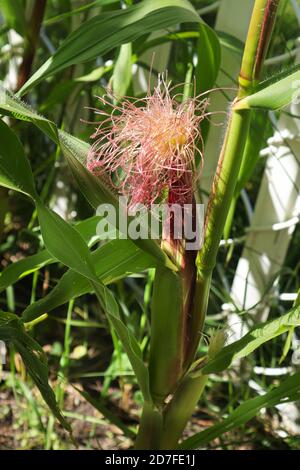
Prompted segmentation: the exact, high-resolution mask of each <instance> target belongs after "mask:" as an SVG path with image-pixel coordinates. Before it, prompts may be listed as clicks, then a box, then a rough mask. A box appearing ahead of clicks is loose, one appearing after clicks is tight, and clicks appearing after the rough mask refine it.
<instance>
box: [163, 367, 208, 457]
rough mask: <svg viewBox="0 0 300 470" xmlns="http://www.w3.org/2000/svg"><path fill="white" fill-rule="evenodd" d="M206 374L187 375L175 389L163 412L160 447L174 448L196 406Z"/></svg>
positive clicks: (205, 381)
mask: <svg viewBox="0 0 300 470" xmlns="http://www.w3.org/2000/svg"><path fill="white" fill-rule="evenodd" d="M207 380H208V376H207V375H200V376H199V377H190V376H187V377H186V378H185V379H184V380H183V382H182V384H181V385H180V386H179V388H178V390H177V391H176V393H175V395H174V397H173V399H172V400H171V402H170V403H169V404H168V406H167V407H166V409H165V412H164V426H163V435H162V440H161V449H175V448H176V446H177V443H178V440H179V438H180V436H181V434H182V432H183V430H184V428H185V426H186V423H187V422H188V420H189V419H190V416H191V414H192V413H193V411H194V409H195V408H196V406H197V403H198V401H199V399H200V397H201V395H202V392H203V390H204V388H205V385H206V383H207Z"/></svg>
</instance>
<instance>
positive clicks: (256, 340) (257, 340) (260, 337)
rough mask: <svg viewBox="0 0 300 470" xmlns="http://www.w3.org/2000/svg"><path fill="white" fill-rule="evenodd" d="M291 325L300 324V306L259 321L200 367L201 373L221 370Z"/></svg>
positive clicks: (280, 333)
mask: <svg viewBox="0 0 300 470" xmlns="http://www.w3.org/2000/svg"><path fill="white" fill-rule="evenodd" d="M291 326H300V307H299V306H298V307H295V308H294V309H293V310H291V311H290V312H289V313H287V314H286V315H282V316H281V317H280V318H277V319H276V320H270V321H268V322H266V323H261V324H259V325H257V326H255V327H254V328H252V329H251V330H250V331H249V332H248V333H247V334H246V335H245V336H244V337H243V338H241V339H240V340H238V341H235V342H234V343H232V344H230V345H229V346H226V347H225V348H224V349H222V350H221V351H220V352H219V353H217V354H216V356H215V357H214V358H213V359H211V360H210V361H208V363H207V364H206V365H205V366H204V367H203V368H202V369H201V373H202V374H211V373H216V372H221V371H222V370H225V369H227V368H228V367H229V366H230V365H231V364H232V362H233V361H234V360H235V359H241V358H242V357H245V356H248V355H249V354H250V353H252V352H253V351H254V350H255V349H257V348H258V347H259V346H261V345H262V344H264V343H266V342H267V341H270V340H271V339H273V338H276V336H279V335H282V334H283V333H285V332H287V331H289V329H290V327H291Z"/></svg>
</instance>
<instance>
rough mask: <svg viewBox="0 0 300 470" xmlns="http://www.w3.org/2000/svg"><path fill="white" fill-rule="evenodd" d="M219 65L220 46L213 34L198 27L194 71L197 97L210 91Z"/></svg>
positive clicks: (203, 26)
mask: <svg viewBox="0 0 300 470" xmlns="http://www.w3.org/2000/svg"><path fill="white" fill-rule="evenodd" d="M220 63H221V46H220V42H219V40H218V37H217V36H216V34H215V32H214V31H213V30H212V29H210V28H207V27H206V26H205V25H203V24H200V26H199V40H198V62H197V67H196V70H195V76H196V89H197V93H196V94H197V95H198V94H200V93H203V92H205V91H207V90H210V89H211V88H212V87H213V86H214V84H215V81H216V78H217V75H218V71H219V68H220Z"/></svg>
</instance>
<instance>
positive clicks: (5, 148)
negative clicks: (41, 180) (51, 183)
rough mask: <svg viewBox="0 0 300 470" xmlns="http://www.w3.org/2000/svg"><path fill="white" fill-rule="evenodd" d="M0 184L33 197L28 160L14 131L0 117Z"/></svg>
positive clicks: (32, 182)
mask: <svg viewBox="0 0 300 470" xmlns="http://www.w3.org/2000/svg"><path fill="white" fill-rule="evenodd" d="M0 141H1V148H0V185H1V186H5V187H7V188H10V189H14V190H15V191H20V192H22V193H24V194H27V195H28V196H31V197H32V198H35V195H36V190H35V186H34V181H33V175H32V172H31V168H30V165H29V162H28V160H27V158H26V156H25V153H24V150H23V147H22V145H21V143H20V141H19V139H18V138H17V136H16V135H15V133H14V132H13V131H12V130H11V129H10V128H9V127H8V126H7V125H6V124H5V123H4V122H3V121H2V120H1V119H0Z"/></svg>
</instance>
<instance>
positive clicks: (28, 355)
mask: <svg viewBox="0 0 300 470" xmlns="http://www.w3.org/2000/svg"><path fill="white" fill-rule="evenodd" d="M0 339H2V340H3V341H6V342H11V343H12V344H13V345H14V347H15V349H16V350H17V351H18V353H19V354H20V355H21V357H22V359H23V362H24V364H25V366H26V369H27V371H28V373H29V374H30V376H31V378H32V380H33V381H34V383H35V384H36V386H37V387H38V389H39V391H40V392H41V395H42V397H43V398H44V400H45V402H46V403H47V405H48V406H49V408H50V410H51V411H52V413H53V414H54V416H55V417H56V418H57V419H58V420H59V421H60V423H61V424H62V426H63V427H64V428H65V429H67V430H68V431H69V432H71V427H70V425H69V424H68V422H67V421H66V420H65V418H64V417H63V415H62V414H61V412H60V410H59V408H58V406H57V403H56V400H55V395H54V393H53V390H52V388H51V387H50V385H49V383H48V374H49V370H48V365H47V357H46V355H45V353H44V351H43V349H42V348H41V346H40V345H39V344H38V343H37V342H36V341H35V340H34V339H33V338H32V337H31V336H29V335H28V333H26V331H25V329H24V326H23V324H22V322H21V321H20V319H19V318H18V317H17V316H16V315H14V314H12V313H6V312H0Z"/></svg>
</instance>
